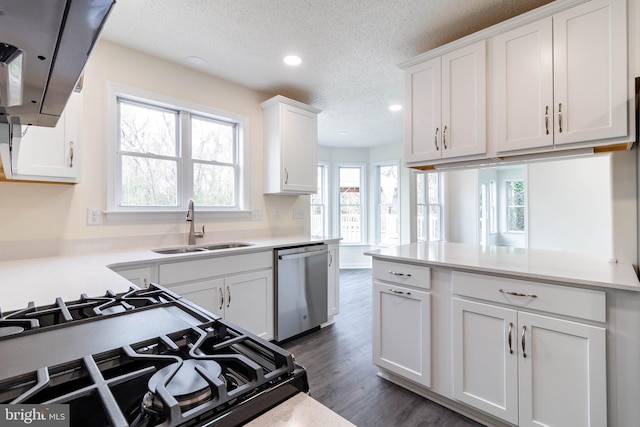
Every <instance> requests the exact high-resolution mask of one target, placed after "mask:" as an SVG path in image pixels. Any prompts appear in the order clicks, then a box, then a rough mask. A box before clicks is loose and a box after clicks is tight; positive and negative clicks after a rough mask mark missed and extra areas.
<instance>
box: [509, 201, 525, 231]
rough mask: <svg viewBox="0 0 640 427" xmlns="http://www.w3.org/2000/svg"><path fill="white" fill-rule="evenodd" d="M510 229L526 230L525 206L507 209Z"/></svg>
mask: <svg viewBox="0 0 640 427" xmlns="http://www.w3.org/2000/svg"><path fill="white" fill-rule="evenodd" d="M507 222H508V224H507V229H508V231H524V207H522V206H518V207H510V208H509V209H508V211H507Z"/></svg>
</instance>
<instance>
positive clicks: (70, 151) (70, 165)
mask: <svg viewBox="0 0 640 427" xmlns="http://www.w3.org/2000/svg"><path fill="white" fill-rule="evenodd" d="M69 167H70V168H72V167H73V141H69Z"/></svg>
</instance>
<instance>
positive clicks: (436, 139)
mask: <svg viewBox="0 0 640 427" xmlns="http://www.w3.org/2000/svg"><path fill="white" fill-rule="evenodd" d="M439 130H440V128H436V134H435V136H434V137H433V143H434V144H436V151H440V147H438V131H439Z"/></svg>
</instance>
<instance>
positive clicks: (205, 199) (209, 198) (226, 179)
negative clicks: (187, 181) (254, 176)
mask: <svg viewBox="0 0 640 427" xmlns="http://www.w3.org/2000/svg"><path fill="white" fill-rule="evenodd" d="M235 185H236V183H235V170H234V168H232V167H229V166H217V165H209V164H203V163H194V164H193V201H194V202H195V204H196V205H198V206H235V200H234V196H233V195H234V193H235Z"/></svg>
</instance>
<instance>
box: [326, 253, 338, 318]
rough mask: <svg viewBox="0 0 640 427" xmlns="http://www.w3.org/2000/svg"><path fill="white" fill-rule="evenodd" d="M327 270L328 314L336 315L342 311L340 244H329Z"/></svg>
mask: <svg viewBox="0 0 640 427" xmlns="http://www.w3.org/2000/svg"><path fill="white" fill-rule="evenodd" d="M328 263H329V265H328V272H327V315H328V316H329V317H331V316H335V315H336V314H338V313H339V312H340V267H339V263H340V259H339V252H338V245H337V244H331V245H329V256H328Z"/></svg>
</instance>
